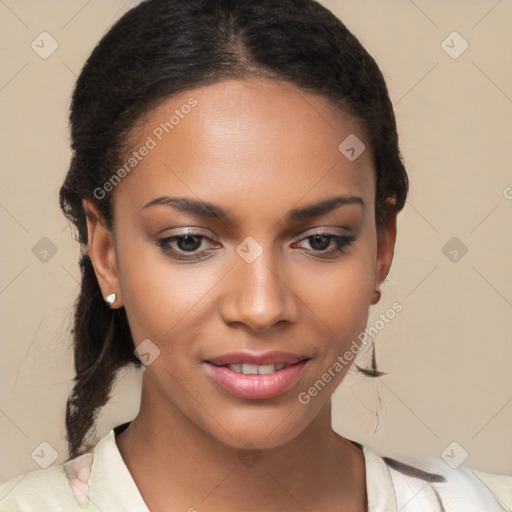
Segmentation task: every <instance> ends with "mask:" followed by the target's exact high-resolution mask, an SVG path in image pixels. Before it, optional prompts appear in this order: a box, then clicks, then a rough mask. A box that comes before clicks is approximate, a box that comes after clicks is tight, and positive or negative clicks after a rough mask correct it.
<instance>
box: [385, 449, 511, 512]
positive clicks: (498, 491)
mask: <svg viewBox="0 0 512 512" xmlns="http://www.w3.org/2000/svg"><path fill="white" fill-rule="evenodd" d="M382 459H383V461H384V463H385V464H386V466H387V468H388V471H389V474H390V476H391V479H392V481H393V487H394V489H395V494H396V499H397V507H398V510H400V511H401V512H416V511H418V512H419V511H424V510H428V511H432V512H433V511H439V512H451V511H453V512H458V511H460V512H483V511H485V512H494V511H496V512H503V511H507V512H512V476H506V475H493V474H491V473H485V472H482V471H475V470H471V469H468V468H465V467H462V466H459V467H456V468H455V467H451V466H450V465H449V464H448V463H447V462H445V461H444V460H443V459H442V458H435V457H423V458H420V459H417V460H416V461H415V462H414V464H408V463H405V462H403V461H399V460H396V459H393V458H390V457H382Z"/></svg>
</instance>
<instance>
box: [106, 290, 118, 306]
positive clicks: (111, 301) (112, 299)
mask: <svg viewBox="0 0 512 512" xmlns="http://www.w3.org/2000/svg"><path fill="white" fill-rule="evenodd" d="M116 299H117V295H116V294H115V293H111V294H110V295H108V296H107V297H105V302H106V303H107V304H108V306H109V307H110V308H111V307H112V306H113V304H114V302H115V301H116Z"/></svg>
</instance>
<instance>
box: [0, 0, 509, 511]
mask: <svg viewBox="0 0 512 512" xmlns="http://www.w3.org/2000/svg"><path fill="white" fill-rule="evenodd" d="M70 120H71V135H72V148H73V158H72V162H71V166H70V169H69V172H68V175H67V177H66V180H65V182H64V184H63V186H62V189H61V195H60V201H61V207H62V209H63V211H64V213H65V214H66V216H67V217H68V218H69V219H70V220H71V221H72V222H73V223H74V225H75V226H76V228H77V230H78V239H79V242H80V244H81V246H82V256H81V260H80V264H81V268H82V287H81V292H80V296H79V298H78V300H77V304H76V315H75V324H74V331H73V335H74V347H75V366H76V373H77V375H76V379H75V386H74V389H73V391H72V393H71V396H70V397H69V400H68V404H67V415H66V427H67V432H68V437H67V439H68V442H69V454H70V457H69V459H68V461H67V462H66V463H64V464H62V465H56V466H53V467H50V468H48V469H45V470H40V471H35V472H32V473H29V474H27V475H23V476H20V477H18V478H15V479H13V480H11V481H10V482H7V483H6V484H4V486H2V488H1V492H0V499H1V501H0V505H1V510H3V511H5V512H13V511H25V512H27V511H38V512H41V511H46V510H48V511H49V510H51V511H53V512H54V511H58V510H61V511H66V512H71V511H73V510H82V509H83V508H88V509H90V510H100V511H103V512H107V511H109V512H110V511H116V512H118V511H131V512H142V511H147V510H151V511H152V512H160V511H189V512H191V511H199V512H202V511H208V512H220V511H222V512H226V511H228V512H229V511H241V510H243V511H265V512H273V511H275V512H277V511H279V512H282V511H290V512H292V511H304V510H308V511H320V510H322V511H324V512H331V511H340V510H343V511H344V512H356V511H357V512H363V511H385V512H394V511H398V510H406V511H420V510H421V511H428V512H434V511H448V510H460V511H464V512H468V511H480V512H482V511H487V512H491V511H501V510H504V509H505V507H506V506H509V507H510V506H512V505H511V504H508V505H507V504H504V503H501V504H500V502H499V501H498V499H497V498H495V497H494V496H493V493H492V492H491V489H489V488H488V487H487V486H486V485H484V483H483V481H482V480H485V481H486V482H487V483H488V485H489V486H490V487H494V488H498V487H500V488H501V489H504V488H505V486H507V485H511V486H512V483H511V480H510V479H508V478H507V477H504V476H503V477H500V476H493V475H485V474H479V476H480V477H481V479H480V478H478V477H477V473H476V472H471V471H469V470H466V469H462V468H459V469H457V470H452V469H450V467H449V466H448V465H447V464H445V463H444V462H443V461H442V460H439V461H438V460H432V461H430V462H429V466H428V468H427V469H428V470H426V469H425V468H423V469H420V468H413V467H411V466H407V465H406V464H403V463H400V462H398V461H395V460H392V459H389V458H382V457H381V456H379V455H378V454H376V453H375V452H373V451H372V450H371V449H369V448H367V447H365V446H363V445H361V444H360V443H358V442H356V441H353V440H349V439H346V438H344V437H342V436H340V435H338V434H336V433H335V432H334V431H333V430H332V427H331V402H330V397H331V394H332V393H333V391H334V390H335V388H336V387H337V386H338V384H339V383H340V382H341V381H342V379H343V377H344V375H345V374H346V373H347V371H348V370H349V368H350V365H351V364H352V361H353V356H354V355H355V353H356V352H357V349H358V348H359V346H360V345H361V343H362V341H363V340H364V337H361V333H362V332H364V330H365V327H366V323H367V319H368V309H369V306H370V305H372V304H376V303H377V302H378V300H379V298H380V294H381V290H380V286H381V283H382V281H383V280H384V279H385V277H386V275H387V274H388V272H389V269H390V265H391V261H392V257H393V249H394V243H395V237H396V215H397V213H398V212H399V211H400V210H401V209H402V207H403V206H404V203H405V200H406V195H407V186H408V181H407V175H406V171H405V169H404V166H403V163H402V160H401V157H400V152H399V147H398V136H397V130H396V125H395V118H394V114H393V109H392V105H391V102H390V100H389V97H388V92H387V89H386V85H385V82H384V79H383V77H382V74H381V72H380V71H379V68H378V67H377V65H376V63H375V62H374V60H373V59H372V58H371V57H370V55H368V53H367V52H366V51H365V49H364V48H363V47H362V46H361V44H360V43H359V42H358V40H357V39H356V38H355V37H354V36H353V35H352V34H351V33H350V32H349V31H348V30H347V29H346V27H345V26H344V25H343V24H342V23H341V22H340V21H339V20H338V19H337V18H336V17H335V16H334V15H332V14H331V13H330V12H329V11H328V10H327V9H325V8H324V7H322V6H321V5H319V4H318V3H316V2H314V1H312V0H263V1H253V0H217V1H215V2H209V1H207V0H188V1H179V0H146V1H144V2H142V3H140V4H139V5H138V6H137V7H135V8H134V9H132V10H131V11H129V12H128V13H126V14H125V15H124V16H123V17H122V18H121V19H120V20H119V21H118V22H117V23H116V24H115V25H114V26H113V27H112V28H111V29H110V31H109V32H108V33H107V34H106V36H105V37H104V38H103V39H102V40H101V41H100V43H99V44H98V46H97V47H96V48H95V50H94V52H93V53H92V55H91V56H90V58H89V59H88V61H87V63H86V64H85V66H84V68H83V70H82V72H81V74H80V76H79V78H78V81H77V84H76V89H75V91H74V94H73V101H72V107H71V116H70ZM354 347H355V349H354ZM350 354H352V356H351V355H350ZM130 364H133V365H136V366H139V367H143V368H144V377H143V386H142V397H141V407H140V411H139V413H138V415H137V417H136V418H135V419H134V420H133V421H131V422H130V423H126V424H123V425H119V426H117V427H116V428H114V429H112V431H111V432H110V433H109V435H107V436H106V437H104V438H103V439H101V440H100V441H99V443H97V444H96V445H95V446H92V445H90V444H88V443H87V435H88V434H90V433H91V431H94V424H95V420H96V417H97V414H98V412H99V410H100V409H101V407H102V406H104V405H105V403H106V402H107V401H108V398H109V393H110V391H111V389H112V385H113V382H114V378H115V375H116V372H117V371H118V370H119V369H120V368H122V367H124V366H126V365H130ZM365 373H366V374H367V375H369V376H378V375H379V373H378V370H377V369H376V368H375V367H372V368H370V369H368V370H365Z"/></svg>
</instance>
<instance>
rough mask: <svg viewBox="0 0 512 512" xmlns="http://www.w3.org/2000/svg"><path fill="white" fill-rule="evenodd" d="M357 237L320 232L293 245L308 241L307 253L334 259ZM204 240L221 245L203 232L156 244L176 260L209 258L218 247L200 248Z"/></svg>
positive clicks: (168, 238) (173, 237) (345, 250)
mask: <svg viewBox="0 0 512 512" xmlns="http://www.w3.org/2000/svg"><path fill="white" fill-rule="evenodd" d="M355 239H356V237H355V236H354V235H339V234H333V233H325V232H318V233H313V234H311V235H308V236H306V237H304V238H302V239H301V240H299V241H298V242H295V243H294V244H293V247H297V246H299V248H300V244H301V243H303V242H305V241H307V243H308V244H309V245H310V248H304V247H303V248H304V249H305V251H306V253H308V254H310V255H312V256H315V257H317V258H320V259H332V258H336V257H339V256H341V255H342V254H344V253H346V252H347V250H348V249H349V248H350V247H351V246H352V243H353V242H354V241H355ZM203 242H211V243H212V244H213V245H217V246H219V247H220V244H219V243H218V242H215V241H214V240H212V239H211V238H209V237H207V236H206V235H203V234H201V233H193V232H189V233H186V234H183V235H173V236H170V237H166V238H161V239H159V240H157V241H156V245H157V246H158V247H160V249H161V250H162V251H163V252H164V254H166V255H168V256H169V257H171V258H173V259H176V260H186V261H193V260H198V259H205V258H207V257H208V256H209V255H210V254H211V253H212V252H213V251H215V250H216V248H210V249H202V250H201V251H198V249H199V248H200V247H201V246H202V245H203ZM332 246H334V247H332Z"/></svg>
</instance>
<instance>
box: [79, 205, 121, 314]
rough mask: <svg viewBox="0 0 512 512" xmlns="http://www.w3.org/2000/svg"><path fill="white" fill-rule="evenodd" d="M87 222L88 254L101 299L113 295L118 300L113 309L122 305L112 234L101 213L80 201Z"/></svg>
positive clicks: (92, 206)
mask: <svg viewBox="0 0 512 512" xmlns="http://www.w3.org/2000/svg"><path fill="white" fill-rule="evenodd" d="M82 205H83V208H84V210H85V215H86V220H87V242H88V253H89V257H90V258H91V262H92V265H93V267H94V272H95V274H96V278H97V279H98V284H99V286H100V288H101V293H102V295H103V297H108V296H109V295H111V294H112V293H115V294H116V295H117V297H118V299H117V300H116V302H115V305H114V306H112V307H113V308H114V307H120V306H121V305H122V299H121V296H120V286H119V274H118V270H117V262H116V253H115V246H114V240H113V236H112V232H111V231H110V229H109V228H108V227H107V225H106V223H105V221H104V219H103V217H102V215H101V213H100V212H99V211H98V209H97V208H96V207H95V206H94V205H93V204H92V203H91V202H90V201H88V200H86V199H84V200H83V201H82Z"/></svg>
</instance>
